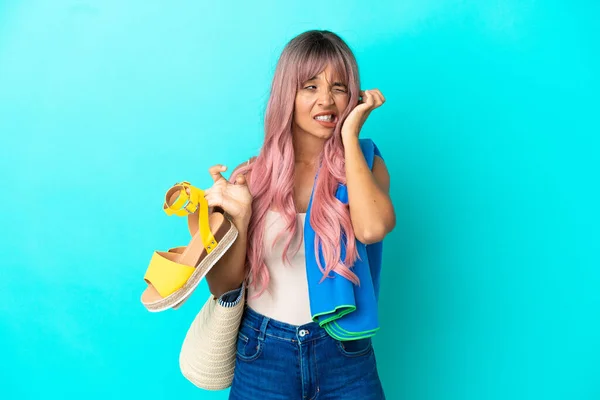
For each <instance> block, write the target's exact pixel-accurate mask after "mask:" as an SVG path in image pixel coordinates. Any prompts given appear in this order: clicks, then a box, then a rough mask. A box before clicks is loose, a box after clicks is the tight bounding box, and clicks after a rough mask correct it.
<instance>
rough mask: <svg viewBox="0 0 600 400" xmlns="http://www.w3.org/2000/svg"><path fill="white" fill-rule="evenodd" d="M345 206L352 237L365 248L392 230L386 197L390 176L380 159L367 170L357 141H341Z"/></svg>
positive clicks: (390, 208) (389, 202)
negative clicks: (345, 182) (350, 223)
mask: <svg viewBox="0 0 600 400" xmlns="http://www.w3.org/2000/svg"><path fill="white" fill-rule="evenodd" d="M344 151H345V158H346V179H347V187H348V203H349V206H350V218H351V220H352V227H353V228H354V235H355V236H356V238H357V239H358V240H359V241H360V242H362V243H365V244H370V243H375V242H379V241H381V240H382V239H383V238H384V237H385V235H387V234H388V233H389V232H391V231H392V229H394V226H395V225H396V214H395V212H394V207H393V205H392V200H391V198H390V196H389V190H390V175H389V173H388V170H387V168H386V166H385V163H384V162H383V160H382V159H381V158H380V157H375V159H374V161H373V171H371V170H370V169H369V166H368V165H367V162H366V160H365V158H364V156H363V153H362V150H361V148H360V143H359V141H358V138H352V139H346V140H345V141H344Z"/></svg>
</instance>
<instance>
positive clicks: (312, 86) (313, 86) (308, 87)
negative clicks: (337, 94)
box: [304, 85, 317, 89]
mask: <svg viewBox="0 0 600 400" xmlns="http://www.w3.org/2000/svg"><path fill="white" fill-rule="evenodd" d="M310 88H315V89H316V88H317V87H316V86H315V85H310V86H306V87H305V88H304V89H310Z"/></svg>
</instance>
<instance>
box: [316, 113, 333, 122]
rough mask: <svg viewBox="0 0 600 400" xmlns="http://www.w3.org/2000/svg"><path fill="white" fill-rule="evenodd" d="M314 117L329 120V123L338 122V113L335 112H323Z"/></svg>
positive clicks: (323, 120) (319, 119) (324, 120)
mask: <svg viewBox="0 0 600 400" xmlns="http://www.w3.org/2000/svg"><path fill="white" fill-rule="evenodd" d="M314 119H315V120H316V121H320V122H329V123H333V124H334V123H336V122H337V115H335V114H321V115H317V116H315V117H314Z"/></svg>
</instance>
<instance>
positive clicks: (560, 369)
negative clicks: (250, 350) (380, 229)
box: [0, 0, 600, 400]
mask: <svg viewBox="0 0 600 400" xmlns="http://www.w3.org/2000/svg"><path fill="white" fill-rule="evenodd" d="M216 3H217V2H214V1H211V2H209V1H190V0H181V1H170V2H167V1H140V0H135V1H134V0H128V1H116V0H104V1H83V0H81V1H76V0H73V1H65V0H63V1H58V0H52V1H16V0H15V1H11V0H8V1H7V0H1V1H0V138H1V143H0V144H1V146H0V173H1V176H0V177H1V179H2V184H3V185H2V187H3V190H2V196H0V210H1V211H0V224H1V227H2V230H1V231H0V236H1V239H2V240H1V244H0V246H1V249H0V250H1V251H2V255H3V261H2V263H1V267H0V296H1V300H0V354H1V362H0V381H1V383H2V384H1V385H0V397H1V398H3V399H25V398H26V399H30V398H31V399H33V398H68V399H75V398H86V399H103V398H111V399H142V398H150V397H152V398H162V397H164V396H167V395H172V396H177V397H178V398H182V399H183V398H198V399H225V398H227V392H226V391H224V392H217V393H210V392H203V391H201V390H199V389H197V388H195V387H194V386H193V385H192V384H190V383H189V382H187V381H186V380H185V379H184V378H183V376H182V375H181V374H180V372H179V369H178V354H179V349H180V346H181V343H182V340H183V337H184V335H185V332H186V330H187V327H188V326H189V324H190V322H191V320H192V319H193V317H194V315H195V313H196V312H197V311H198V310H199V308H200V306H201V305H202V303H203V301H204V300H205V298H206V297H207V296H208V290H207V287H206V284H205V283H203V284H202V286H201V287H200V289H199V290H198V292H196V293H195V295H194V296H193V297H192V298H191V299H190V301H188V302H187V303H186V304H185V306H184V307H183V308H182V309H180V310H179V311H177V312H166V313H160V314H151V313H148V312H147V311H146V310H145V309H144V307H143V306H142V305H141V304H140V303H139V296H140V294H141V292H142V290H143V289H144V283H143V280H142V277H143V274H144V271H145V269H146V267H147V264H148V261H149V259H150V256H151V254H152V251H154V250H155V249H163V250H164V249H167V248H169V247H173V246H175V245H184V244H185V243H186V242H187V232H186V226H185V221H184V220H183V219H178V218H168V217H167V216H166V215H165V214H164V213H163V212H162V209H161V205H162V201H163V195H164V192H165V191H166V189H167V188H168V187H169V186H170V185H172V184H173V183H174V182H176V181H181V180H190V181H192V182H193V183H194V184H195V185H197V186H201V187H208V186H209V185H210V184H211V180H210V177H209V175H208V173H207V168H208V167H209V166H210V165H212V164H215V163H225V164H227V165H228V166H230V167H231V168H233V167H235V166H236V165H237V164H238V163H240V162H242V161H245V160H246V159H247V158H248V157H250V156H252V155H255V154H256V153H257V150H258V149H259V147H260V145H261V139H262V116H263V112H264V108H265V104H266V100H267V98H268V95H269V85H270V81H271V78H272V74H273V70H274V67H275V63H276V61H277V57H278V56H279V54H280V52H281V50H282V49H283V46H284V45H285V43H287V41H288V40H289V39H291V38H292V37H293V36H295V35H297V34H299V33H301V32H303V31H305V30H308V29H313V28H318V29H330V30H333V31H334V32H337V33H339V34H340V35H341V36H342V37H343V38H344V39H346V41H347V42H348V43H349V44H350V46H351V47H352V48H353V50H354V51H355V53H356V56H357V58H358V61H359V64H360V68H361V73H362V79H363V83H364V85H363V87H364V88H379V89H380V90H381V91H382V92H383V93H384V94H385V96H386V97H387V103H386V104H385V105H384V106H383V107H382V108H381V109H379V110H377V111H375V112H374V113H373V114H372V115H371V117H370V118H369V120H368V122H367V124H366V125H365V127H364V129H363V133H362V135H363V136H364V137H371V138H372V139H374V140H375V142H376V143H377V144H378V146H379V147H380V148H381V150H382V153H383V155H384V157H385V158H386V162H387V165H388V168H389V170H390V173H391V176H392V197H393V201H394V204H395V207H396V212H397V222H398V223H397V227H396V229H395V231H394V232H392V233H391V234H390V235H389V237H388V238H387V239H386V245H385V259H384V272H383V286H382V289H381V301H382V307H381V325H382V330H381V332H380V333H379V334H378V335H377V337H376V339H375V347H376V351H377V357H378V363H379V368H380V374H381V379H382V382H383V384H384V388H385V390H386V393H387V396H388V399H411V400H454V399H456V400H492V399H494V400H495V399H498V400H500V399H502V400H505V399H513V400H516V399H519V400H520V399H543V400H551V399H568V400H583V399H585V400H587V399H599V398H600V379H599V377H598V373H599V371H598V368H599V367H598V366H599V365H600V344H599V340H600V316H599V310H600V290H599V286H600V271H599V267H600V258H599V256H598V251H599V250H600V244H599V242H600V235H599V228H598V226H599V225H598V224H599V222H600V218H599V212H598V205H599V204H600V196H599V172H600V168H599V167H600V166H599V159H598V158H599V156H598V150H599V147H600V146H599V139H598V136H599V133H600V129H599V128H600V124H599V122H598V111H599V110H600V107H599V104H598V89H600V88H599V86H600V85H599V84H598V83H599V82H598V81H599V79H598V71H600V63H599V54H600V51H599V49H598V40H599V36H600V35H599V32H598V29H597V26H598V24H597V21H596V19H597V16H598V15H599V11H600V7H599V5H598V4H599V3H598V2H592V1H579V2H577V1H575V2H566V1H562V2H559V1H533V0H522V1H517V0H506V1H481V0H479V1H477V0H463V1H459V0H454V1H450V0H448V1H443V0H439V1H430V0H418V1H417V0H411V1H402V2H397V1H380V2H376V3H374V4H367V3H366V2H364V1H329V2H327V3H323V2H322V1H318V2H313V1H305V2H298V4H292V3H289V4H288V3H286V4H283V3H284V2H275V1H255V2H241V1H240V2H231V1H228V2H220V3H218V4H216Z"/></svg>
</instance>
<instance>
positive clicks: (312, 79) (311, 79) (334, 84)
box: [306, 76, 347, 87]
mask: <svg viewBox="0 0 600 400" xmlns="http://www.w3.org/2000/svg"><path fill="white" fill-rule="evenodd" d="M316 80H317V77H316V76H313V77H312V78H310V79H309V80H307V81H306V82H310V81H316ZM333 86H343V87H347V86H346V85H344V84H343V83H342V82H334V83H333Z"/></svg>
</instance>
